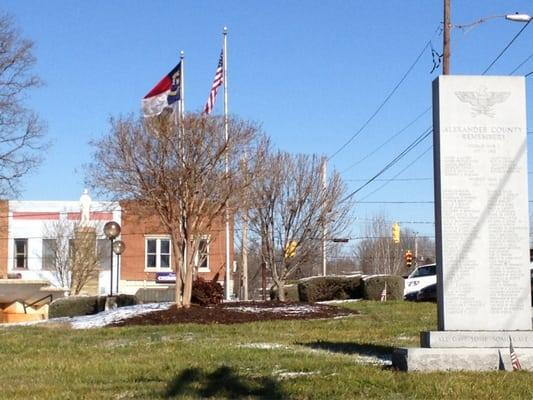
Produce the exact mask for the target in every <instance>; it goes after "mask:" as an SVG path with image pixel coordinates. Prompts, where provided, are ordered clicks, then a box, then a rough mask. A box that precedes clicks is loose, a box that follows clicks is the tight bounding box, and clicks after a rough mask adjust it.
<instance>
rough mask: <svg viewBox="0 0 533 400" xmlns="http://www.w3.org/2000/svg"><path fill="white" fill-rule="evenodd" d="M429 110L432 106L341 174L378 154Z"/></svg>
mask: <svg viewBox="0 0 533 400" xmlns="http://www.w3.org/2000/svg"><path fill="white" fill-rule="evenodd" d="M429 110H431V106H430V107H428V108H426V109H425V110H424V111H423V112H422V113H420V114H419V115H417V116H416V117H415V119H413V120H412V121H411V122H409V123H408V124H407V125H406V126H405V127H404V128H402V129H401V130H400V131H398V132H397V133H395V134H394V135H392V136H391V137H390V138H389V139H387V140H386V141H385V142H383V143H382V144H380V145H379V146H378V147H376V148H375V149H374V150H372V151H371V152H370V153H368V154H367V155H366V156H364V157H362V158H360V159H359V160H357V161H356V162H354V163H353V164H352V165H350V166H349V167H348V168H346V169H345V170H344V171H342V172H341V174H343V173H345V172H346V171H348V170H350V169H352V168H353V167H355V166H356V165H358V164H361V163H362V162H363V161H365V160H366V159H368V158H369V157H371V156H373V155H374V154H376V153H377V152H378V151H379V150H381V149H382V148H383V147H384V146H386V145H387V144H389V143H390V142H391V141H392V140H393V139H395V138H396V137H398V136H399V135H401V134H402V133H403V132H405V131H406V130H407V129H408V128H410V127H411V126H412V125H414V123H415V122H417V121H418V120H419V119H420V118H422V117H423V116H424V115H425V114H426V113H427V112H428V111H429Z"/></svg>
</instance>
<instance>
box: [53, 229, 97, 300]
mask: <svg viewBox="0 0 533 400" xmlns="http://www.w3.org/2000/svg"><path fill="white" fill-rule="evenodd" d="M95 231H96V230H95V229H87V227H85V226H81V225H80V224H79V223H74V224H73V223H72V222H71V221H67V220H58V221H55V222H53V223H51V224H49V225H47V226H46V227H45V232H44V233H43V236H44V237H45V238H46V239H45V240H46V242H44V243H46V244H45V245H44V246H43V263H44V265H45V266H46V269H48V270H50V271H51V272H52V274H53V275H54V277H55V278H56V280H57V283H58V284H59V285H60V286H61V287H63V288H67V289H68V290H69V291H70V293H71V294H74V295H77V294H79V293H80V292H81V290H82V289H83V288H84V286H85V285H86V284H87V283H88V282H89V281H90V280H91V279H93V278H95V277H97V276H98V272H99V271H100V269H101V267H102V265H101V260H102V259H103V255H104V254H102V253H103V252H104V251H105V250H104V249H101V248H98V247H97V245H96V235H95ZM100 231H101V229H100ZM44 243H43V244H44Z"/></svg>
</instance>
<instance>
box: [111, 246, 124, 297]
mask: <svg viewBox="0 0 533 400" xmlns="http://www.w3.org/2000/svg"><path fill="white" fill-rule="evenodd" d="M112 247H113V253H115V254H116V255H117V293H118V286H119V285H118V282H119V279H120V255H121V254H122V253H124V250H126V244H125V243H124V242H123V241H122V240H115V242H114V243H113V246H112Z"/></svg>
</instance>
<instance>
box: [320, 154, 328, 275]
mask: <svg viewBox="0 0 533 400" xmlns="http://www.w3.org/2000/svg"><path fill="white" fill-rule="evenodd" d="M326 168H327V159H326V158H325V157H324V158H323V159H322V165H321V172H322V190H323V191H324V193H326V188H327V184H328V180H327V179H328V178H327V171H326ZM323 207H326V206H325V205H324V206H323ZM323 214H324V221H323V222H322V276H326V274H327V246H326V236H327V234H328V225H327V219H328V215H327V212H324V213H323Z"/></svg>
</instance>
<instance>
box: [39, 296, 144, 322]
mask: <svg viewBox="0 0 533 400" xmlns="http://www.w3.org/2000/svg"><path fill="white" fill-rule="evenodd" d="M114 297H116V303H117V307H125V306H131V305H135V304H138V301H137V298H136V297H135V296H134V295H131V294H119V295H117V296H114ZM106 298H107V296H70V297H63V298H61V299H57V300H54V301H53V302H52V303H50V306H49V308H48V318H59V317H77V316H81V315H92V314H97V313H99V312H102V311H104V310H105V303H106Z"/></svg>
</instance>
